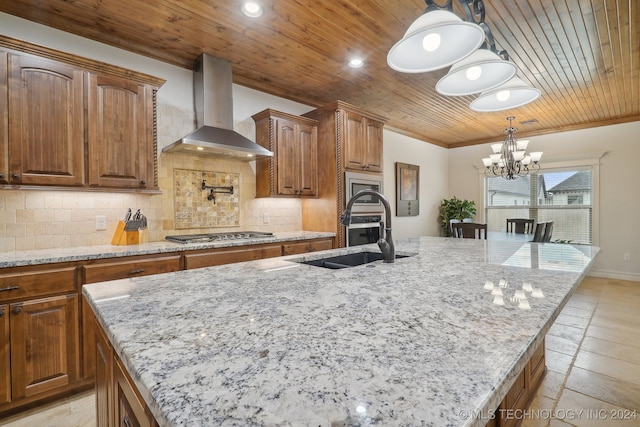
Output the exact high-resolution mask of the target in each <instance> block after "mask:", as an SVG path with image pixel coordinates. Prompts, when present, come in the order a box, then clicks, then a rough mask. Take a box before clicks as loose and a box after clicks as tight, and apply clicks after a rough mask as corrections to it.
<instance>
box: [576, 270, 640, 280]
mask: <svg viewBox="0 0 640 427" xmlns="http://www.w3.org/2000/svg"><path fill="white" fill-rule="evenodd" d="M587 276H593V277H602V278H604V279H618V280H629V281H631V282H640V274H634V273H624V272H621V271H611V270H598V269H592V270H589V272H588V273H587Z"/></svg>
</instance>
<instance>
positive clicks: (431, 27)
mask: <svg viewBox="0 0 640 427" xmlns="http://www.w3.org/2000/svg"><path fill="white" fill-rule="evenodd" d="M429 3H431V2H429V1H427V4H429ZM449 3H450V2H449ZM449 6H451V5H450V4H449ZM484 37H485V36H484V30H483V29H482V28H480V26H479V25H477V24H475V23H472V22H466V21H463V20H462V19H460V18H459V17H458V16H457V15H455V14H454V13H453V12H450V11H448V10H441V9H438V8H433V6H429V7H427V10H426V11H425V13H424V14H423V15H422V16H420V17H419V18H418V19H416V20H415V21H414V22H413V24H411V26H410V27H409V29H408V30H407V32H406V33H405V35H404V37H403V38H402V39H401V40H400V41H399V42H397V43H396V44H395V45H393V47H392V48H391V50H389V54H388V55H387V63H388V64H389V66H390V67H391V68H393V69H394V70H396V71H400V72H403V73H424V72H429V71H434V70H439V69H440V68H444V67H448V66H449V65H451V64H454V63H456V62H458V61H460V60H461V59H463V58H465V57H467V56H469V55H470V54H472V53H473V52H474V51H475V50H476V49H478V48H479V47H480V45H481V44H482V43H483V41H484Z"/></svg>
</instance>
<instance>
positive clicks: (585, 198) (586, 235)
mask: <svg viewBox="0 0 640 427" xmlns="http://www.w3.org/2000/svg"><path fill="white" fill-rule="evenodd" d="M593 181H594V180H593V173H592V169H591V168H584V169H583V168H574V169H573V170H566V169H564V170H552V169H545V170H544V171H541V172H539V173H536V174H532V175H527V176H524V177H519V178H517V179H515V180H511V181H507V180H505V179H503V178H501V177H491V178H485V189H486V194H485V203H484V205H485V218H486V222H487V228H488V230H489V231H502V230H505V228H506V220H507V218H532V219H534V220H536V222H547V221H553V235H552V236H551V241H552V242H553V241H571V243H584V244H591V243H593V205H592V200H593Z"/></svg>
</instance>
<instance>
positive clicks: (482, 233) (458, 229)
mask: <svg viewBox="0 0 640 427" xmlns="http://www.w3.org/2000/svg"><path fill="white" fill-rule="evenodd" d="M451 226H452V228H453V234H452V236H453V237H457V238H464V239H484V240H487V224H478V223H477V222H457V223H454V224H451Z"/></svg>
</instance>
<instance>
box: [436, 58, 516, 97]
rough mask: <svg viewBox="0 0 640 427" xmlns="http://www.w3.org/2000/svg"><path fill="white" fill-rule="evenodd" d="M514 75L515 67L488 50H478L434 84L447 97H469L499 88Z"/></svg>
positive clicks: (455, 65) (454, 65)
mask: <svg viewBox="0 0 640 427" xmlns="http://www.w3.org/2000/svg"><path fill="white" fill-rule="evenodd" d="M515 74H516V65H515V64H514V63H513V62H510V61H506V60H504V59H502V58H501V57H500V56H499V55H498V54H497V53H495V52H492V51H490V50H489V49H478V50H476V51H475V52H473V53H472V54H471V55H469V56H467V57H466V58H464V59H463V60H462V61H459V62H457V63H455V64H453V66H452V67H451V69H450V70H449V72H448V73H447V75H446V76H444V77H442V78H441V79H440V80H439V81H438V83H437V84H436V90H437V91H438V93H440V94H442V95H447V96H462V95H471V94H473V93H478V92H483V91H486V90H489V89H493V88H494V87H497V86H500V85H501V84H503V83H505V82H506V81H508V80H509V79H511V78H512V77H513V76H515Z"/></svg>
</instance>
